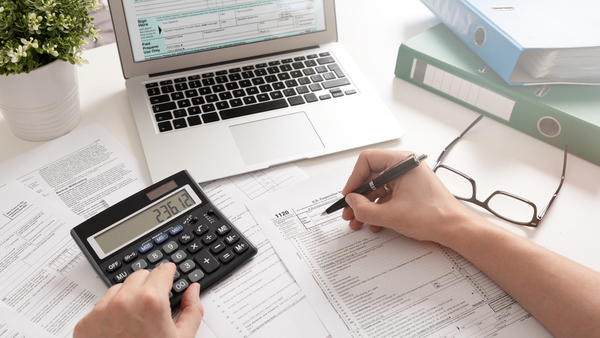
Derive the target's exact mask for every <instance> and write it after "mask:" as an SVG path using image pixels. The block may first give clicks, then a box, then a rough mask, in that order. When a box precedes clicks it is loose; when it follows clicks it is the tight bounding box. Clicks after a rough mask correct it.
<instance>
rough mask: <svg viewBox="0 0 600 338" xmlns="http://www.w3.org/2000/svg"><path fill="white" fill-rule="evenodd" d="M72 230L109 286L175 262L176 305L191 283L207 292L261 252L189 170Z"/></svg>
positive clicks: (173, 295) (172, 300)
mask: <svg viewBox="0 0 600 338" xmlns="http://www.w3.org/2000/svg"><path fill="white" fill-rule="evenodd" d="M71 235H72V236H73V238H74V239H75V242H76V243H77V244H78V245H79V247H80V248H81V250H82V252H83V253H84V254H85V256H86V258H87V259H88V260H89V262H90V263H91V264H92V266H93V267H94V269H95V270H96V272H97V273H98V275H99V276H100V277H101V278H102V280H103V281H104V282H105V283H106V284H107V285H108V286H109V287H110V286H112V285H115V284H117V283H122V282H123V281H125V279H126V278H127V277H128V276H129V275H131V274H132V273H133V272H135V271H137V270H140V269H148V270H151V269H153V268H155V267H157V266H159V265H161V264H164V263H166V262H173V263H175V264H176V266H177V272H176V273H175V276H174V277H173V288H172V290H171V292H170V293H169V299H170V303H171V307H172V308H175V307H177V306H179V304H180V302H181V297H182V295H183V292H184V291H185V290H186V289H187V287H188V286H189V285H190V284H191V283H194V282H198V283H200V285H201V291H206V290H207V289H208V288H210V287H211V286H213V285H215V284H216V283H218V282H219V281H221V280H222V279H224V278H225V277H226V276H228V275H229V274H231V273H232V272H233V271H234V270H236V269H237V268H239V267H240V266H241V265H243V264H244V263H246V262H247V261H248V260H250V259H251V258H252V257H253V256H254V255H256V253H257V249H256V247H255V246H253V245H252V243H250V241H249V240H248V239H247V238H245V237H244V235H243V234H242V233H241V232H240V231H239V230H238V229H236V227H235V226H234V225H233V224H232V223H231V222H230V221H229V220H228V219H227V218H226V217H225V216H223V214H222V213H221V212H220V211H219V210H218V209H217V208H216V207H215V205H214V204H213V203H212V202H211V201H210V200H209V199H208V197H206V195H205V194H204V193H203V191H202V189H201V188H200V186H199V185H198V184H197V183H196V182H195V181H194V180H193V179H192V177H191V176H190V175H189V174H188V172H187V171H185V170H184V171H181V172H179V173H177V174H175V175H173V176H171V177H168V178H166V179H164V180H162V181H160V182H158V183H156V184H154V185H152V186H150V187H148V188H146V189H144V190H142V191H140V192H138V193H136V194H135V195H133V196H130V197H128V198H126V199H124V200H123V201H121V202H119V203H117V204H115V205H114V206H112V207H110V208H108V209H106V210H104V211H102V212H101V213H99V214H97V215H95V216H94V217H91V218H89V219H88V220H86V221H84V222H83V223H81V224H79V225H78V226H76V227H75V228H73V229H72V230H71Z"/></svg>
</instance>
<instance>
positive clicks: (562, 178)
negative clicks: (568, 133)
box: [537, 145, 568, 222]
mask: <svg viewBox="0 0 600 338" xmlns="http://www.w3.org/2000/svg"><path fill="white" fill-rule="evenodd" d="M567 153H568V149H567V146H566V145H565V152H564V159H563V169H562V175H561V176H560V183H559V184H558V189H556V192H555V193H554V195H552V198H551V199H550V202H548V205H547V206H546V207H545V208H544V209H543V210H542V211H541V212H540V214H539V215H538V217H537V218H538V222H541V221H542V218H544V215H546V212H547V211H548V210H549V209H550V206H552V203H554V200H555V199H556V196H557V195H558V192H559V191H560V188H562V185H563V182H564V181H565V173H566V171H567Z"/></svg>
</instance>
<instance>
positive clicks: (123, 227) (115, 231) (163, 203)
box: [94, 189, 196, 253]
mask: <svg viewBox="0 0 600 338" xmlns="http://www.w3.org/2000/svg"><path fill="white" fill-rule="evenodd" d="M195 204H196V202H195V201H194V199H193V198H192V197H191V196H190V194H189V193H188V192H187V191H186V190H185V189H182V190H180V191H178V192H177V193H175V194H173V195H171V196H169V197H167V198H165V199H163V200H160V201H159V202H157V203H155V204H152V205H150V206H149V207H147V208H146V209H145V210H144V211H142V212H140V213H139V214H137V215H135V216H133V217H131V218H129V219H127V220H126V221H124V222H122V223H121V224H119V225H117V226H115V227H113V228H111V229H110V230H108V231H105V232H103V233H101V234H100V235H98V236H95V237H94V239H95V240H96V243H98V246H99V247H100V249H102V251H104V252H106V253H109V252H111V251H113V250H114V249H116V248H118V247H120V246H122V245H123V244H126V243H128V242H130V241H131V240H133V239H135V238H137V237H138V236H140V235H142V234H144V233H146V232H147V231H148V230H150V229H152V228H154V227H156V226H157V225H159V224H161V223H163V222H165V221H168V220H169V219H171V218H173V217H174V216H175V215H177V214H179V213H180V212H182V211H184V210H186V209H188V208H190V207H191V206H193V205H195Z"/></svg>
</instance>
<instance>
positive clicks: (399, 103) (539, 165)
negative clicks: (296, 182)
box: [0, 0, 600, 270]
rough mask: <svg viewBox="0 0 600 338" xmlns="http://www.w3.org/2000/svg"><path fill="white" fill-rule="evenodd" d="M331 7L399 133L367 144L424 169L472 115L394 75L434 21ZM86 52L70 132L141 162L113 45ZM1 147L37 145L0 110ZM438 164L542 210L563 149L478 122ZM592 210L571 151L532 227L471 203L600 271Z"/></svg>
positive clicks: (588, 177) (589, 187) (588, 184)
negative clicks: (418, 158) (108, 137)
mask: <svg viewBox="0 0 600 338" xmlns="http://www.w3.org/2000/svg"><path fill="white" fill-rule="evenodd" d="M336 6H337V17H338V32H339V41H340V42H341V43H342V44H343V45H344V46H345V47H346V49H347V50H348V51H349V53H350V55H352V57H353V58H354V60H355V61H356V62H357V64H358V65H359V67H360V68H361V69H362V70H363V72H365V73H366V75H367V78H368V80H369V81H370V82H371V83H372V85H373V86H375V88H376V90H377V91H378V93H379V95H380V96H381V97H382V98H383V100H384V102H385V103H386V105H387V106H388V108H389V109H390V110H391V111H392V113H393V114H394V115H395V117H396V118H397V119H398V121H399V122H400V123H401V124H402V126H403V127H404V128H405V130H406V132H405V134H404V136H403V137H402V138H401V139H399V140H395V141H390V142H386V143H382V144H377V145H373V146H371V148H386V149H407V150H412V151H415V152H417V153H425V154H428V155H429V157H430V158H429V160H428V161H429V164H430V165H431V164H432V163H433V161H434V160H435V158H437V156H438V154H439V153H440V151H441V150H442V148H443V147H444V146H446V145H447V144H448V143H449V142H450V141H451V140H452V139H453V138H455V137H456V136H458V134H459V133H460V132H461V131H462V130H463V129H464V128H465V127H466V126H467V125H469V123H470V122H471V121H473V120H474V119H475V118H476V117H477V116H478V114H477V113H475V112H473V111H471V110H469V109H467V108H465V107H463V106H461V105H458V104H455V103H453V102H451V101H449V100H446V99H444V98H442V97H439V96H437V95H435V94H433V93H431V92H429V91H426V90H424V89H421V88H419V87H417V86H414V85H412V84H409V83H407V82H405V81H403V80H400V79H398V78H396V77H395V76H394V65H395V61H396V53H397V50H398V47H399V46H400V44H401V43H402V42H403V41H405V40H407V39H408V38H410V37H412V36H415V35H416V34H418V33H420V32H422V31H424V30H426V29H428V28H429V27H431V26H433V25H435V24H437V23H438V20H437V19H436V18H435V17H434V16H433V15H432V14H431V13H430V12H429V11H428V10H427V9H426V8H425V6H423V5H422V4H421V3H420V2H419V1H417V0H379V1H373V2H365V1H359V0H338V1H337V4H336ZM85 57H86V58H87V59H88V60H89V64H88V65H85V66H83V67H81V68H78V69H77V71H78V75H79V88H80V98H81V110H82V114H83V116H82V120H81V122H80V124H79V126H78V127H77V128H82V127H84V126H87V125H89V124H92V123H99V124H101V125H103V126H104V127H105V128H106V129H107V130H108V131H109V132H110V133H111V134H112V135H113V136H114V137H115V138H116V139H117V140H118V141H119V142H121V143H122V144H123V146H124V147H125V148H126V149H127V150H128V151H130V152H131V153H132V154H133V155H134V156H135V157H136V158H137V159H138V160H139V161H141V162H142V163H144V164H145V163H146V160H145V158H144V153H143V150H142V146H141V143H140V139H139V137H138V134H137V131H136V127H135V124H134V120H133V116H132V114H131V109H130V107H129V102H128V99H127V94H126V92H125V83H124V80H123V76H122V73H121V67H120V63H119V57H118V54H117V48H116V45H115V44H109V45H106V46H102V47H99V48H95V49H92V50H89V51H86V53H85ZM373 132H377V131H373ZM348 137H352V135H348ZM0 144H1V145H2V146H1V147H0V162H4V161H6V160H8V159H11V158H13V157H15V156H17V155H19V154H22V153H24V152H26V151H27V150H30V149H32V148H34V147H36V146H39V145H40V143H36V142H27V141H23V140H20V139H18V138H16V137H15V136H14V135H13V134H12V133H11V131H10V128H9V126H8V124H7V123H6V121H4V119H3V118H2V117H1V116H0ZM595 146H597V145H595ZM362 149H366V148H362ZM362 149H355V150H351V151H346V152H342V153H337V154H333V155H328V156H324V157H320V158H316V159H311V160H303V161H299V162H296V164H297V165H298V166H299V167H300V168H301V169H302V170H304V171H305V172H306V173H307V174H308V175H316V174H319V173H321V172H325V171H327V170H330V169H333V168H336V167H338V166H342V165H345V164H350V163H354V162H355V160H356V157H357V156H358V154H359V153H360V150H362ZM444 163H447V164H449V165H452V166H454V167H456V168H457V169H459V170H461V171H463V172H465V173H467V174H468V175H470V176H471V177H473V178H474V179H475V180H476V181H477V185H478V190H479V198H480V199H483V198H485V197H487V196H488V195H489V194H490V193H491V192H493V191H495V190H506V191H509V192H512V193H515V194H517V195H520V196H523V197H525V198H528V199H530V200H531V201H533V202H534V203H536V204H537V205H538V207H540V208H543V207H544V206H545V205H546V204H547V202H548V201H549V199H550V197H551V195H552V193H553V192H554V191H555V190H556V187H557V186H558V182H559V177H560V173H561V166H562V150H560V149H558V148H555V147H553V146H550V145H548V144H546V143H544V142H541V141H539V140H537V139H534V138H532V137H530V136H528V135H525V134H523V133H520V132H518V131H516V130H513V129H511V128H509V127H507V126H505V125H503V124H501V123H499V122H496V121H493V120H491V119H487V118H485V119H484V120H482V121H481V122H480V123H479V124H478V125H477V126H476V127H475V128H473V129H472V130H471V131H470V132H469V133H468V134H467V135H466V136H465V137H464V138H463V140H461V141H460V142H459V143H458V144H457V145H456V146H455V147H454V148H453V149H452V151H451V152H450V153H449V154H448V155H447V157H446V159H445V161H444ZM467 206H468V205H467ZM468 207H470V208H471V206H468ZM599 207H600V167H599V166H597V165H594V164H592V163H590V162H587V161H585V160H582V159H580V158H578V157H576V156H573V155H569V158H568V165H567V173H566V180H565V184H564V186H563V188H562V191H561V192H560V194H559V195H558V198H557V199H556V201H555V203H554V205H553V207H552V209H551V210H550V211H549V212H548V214H547V215H546V218H545V219H544V221H543V222H542V224H541V225H540V226H539V227H538V228H536V229H532V228H525V227H522V226H517V225H513V224H510V223H507V222H504V221H501V220H499V219H497V218H495V217H494V216H492V215H489V214H488V213H487V212H485V211H482V210H480V209H478V208H476V207H472V208H473V210H474V211H476V212H478V213H481V214H482V215H484V216H485V217H487V218H488V219H490V220H491V221H493V222H495V223H497V224H500V225H501V226H503V227H506V228H507V229H510V230H512V231H514V232H516V233H518V234H520V235H522V236H525V237H527V238H529V239H530V240H532V241H535V242H537V243H539V244H541V245H543V246H546V247H548V248H550V249H551V250H554V251H557V252H559V253H561V254H563V255H565V256H567V257H569V258H571V259H574V260H576V261H578V262H580V263H582V264H585V265H587V266H589V267H592V268H593V269H595V270H600V259H598V257H600V246H599V245H597V243H596V241H597V239H598V238H600V211H598V210H599Z"/></svg>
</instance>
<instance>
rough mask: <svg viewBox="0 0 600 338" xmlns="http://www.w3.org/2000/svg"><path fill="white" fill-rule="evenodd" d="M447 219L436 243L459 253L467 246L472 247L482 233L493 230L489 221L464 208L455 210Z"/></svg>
mask: <svg viewBox="0 0 600 338" xmlns="http://www.w3.org/2000/svg"><path fill="white" fill-rule="evenodd" d="M445 219H446V221H445V222H444V224H441V227H442V229H443V230H442V231H441V232H440V236H439V238H438V239H437V240H436V242H437V243H439V244H441V245H443V246H446V247H448V248H451V249H453V250H455V251H457V252H459V251H462V250H460V249H461V248H462V247H464V246H465V245H467V246H468V245H470V244H471V245H472V243H473V242H474V241H476V237H477V236H479V235H481V232H482V231H486V230H490V229H492V227H490V225H492V224H491V223H490V222H489V221H488V220H486V219H484V218H483V217H481V216H479V215H477V214H475V213H473V212H470V211H468V210H467V209H465V208H463V207H459V208H456V209H454V212H453V213H452V214H451V215H447V217H446V218H445Z"/></svg>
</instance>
